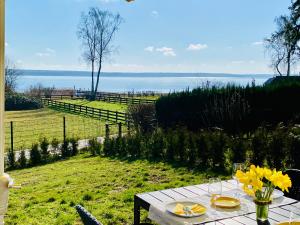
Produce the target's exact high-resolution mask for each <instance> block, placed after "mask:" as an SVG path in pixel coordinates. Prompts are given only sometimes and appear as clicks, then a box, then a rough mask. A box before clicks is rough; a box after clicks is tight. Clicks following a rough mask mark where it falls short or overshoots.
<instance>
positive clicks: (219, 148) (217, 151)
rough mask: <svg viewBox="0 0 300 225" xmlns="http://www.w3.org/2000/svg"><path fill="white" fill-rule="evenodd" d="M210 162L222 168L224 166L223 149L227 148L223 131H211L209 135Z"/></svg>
mask: <svg viewBox="0 0 300 225" xmlns="http://www.w3.org/2000/svg"><path fill="white" fill-rule="evenodd" d="M210 138H211V140H210V143H211V151H212V155H211V156H212V163H213V167H219V168H222V169H224V167H225V161H226V160H225V151H226V149H227V145H228V140H227V138H228V137H227V135H226V133H225V132H223V131H217V132H213V133H212V134H211V136H210Z"/></svg>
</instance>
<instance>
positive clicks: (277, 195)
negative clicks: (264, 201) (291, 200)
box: [272, 189, 284, 199]
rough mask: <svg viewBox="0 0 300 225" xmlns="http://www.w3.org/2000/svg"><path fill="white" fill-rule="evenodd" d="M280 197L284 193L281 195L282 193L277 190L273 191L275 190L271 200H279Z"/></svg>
mask: <svg viewBox="0 0 300 225" xmlns="http://www.w3.org/2000/svg"><path fill="white" fill-rule="evenodd" d="M282 196H284V193H283V192H282V191H280V190H277V189H275V190H274V191H273V194H272V198H273V199H277V198H280V197H282Z"/></svg>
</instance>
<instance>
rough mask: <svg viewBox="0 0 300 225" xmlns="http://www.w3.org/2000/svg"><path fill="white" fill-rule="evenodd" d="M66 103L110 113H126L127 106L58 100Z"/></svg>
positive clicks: (102, 102) (100, 102)
mask: <svg viewBox="0 0 300 225" xmlns="http://www.w3.org/2000/svg"><path fill="white" fill-rule="evenodd" d="M59 101H62V102H66V103H71V104H76V105H84V106H89V107H93V108H97V109H106V110H111V111H118V112H126V110H127V108H128V107H127V105H124V104H119V103H109V102H104V101H87V100H72V99H63V100H59Z"/></svg>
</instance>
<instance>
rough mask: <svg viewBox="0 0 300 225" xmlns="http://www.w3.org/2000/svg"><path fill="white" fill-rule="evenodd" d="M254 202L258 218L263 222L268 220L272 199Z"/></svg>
mask: <svg viewBox="0 0 300 225" xmlns="http://www.w3.org/2000/svg"><path fill="white" fill-rule="evenodd" d="M254 203H255V205H256V220H257V221H261V222H264V221H266V220H268V217H269V206H270V204H271V201H260V200H254Z"/></svg>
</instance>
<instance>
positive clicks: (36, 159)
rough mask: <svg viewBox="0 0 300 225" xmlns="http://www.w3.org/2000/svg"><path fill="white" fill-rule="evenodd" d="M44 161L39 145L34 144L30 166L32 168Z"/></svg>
mask: <svg viewBox="0 0 300 225" xmlns="http://www.w3.org/2000/svg"><path fill="white" fill-rule="evenodd" d="M41 161H42V157H41V153H40V150H39V145H38V144H33V145H32V147H31V150H30V164H31V165H32V166H35V165H38V164H40V163H41Z"/></svg>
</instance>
